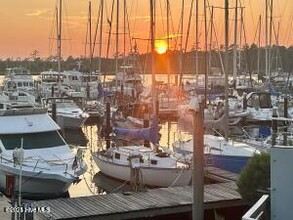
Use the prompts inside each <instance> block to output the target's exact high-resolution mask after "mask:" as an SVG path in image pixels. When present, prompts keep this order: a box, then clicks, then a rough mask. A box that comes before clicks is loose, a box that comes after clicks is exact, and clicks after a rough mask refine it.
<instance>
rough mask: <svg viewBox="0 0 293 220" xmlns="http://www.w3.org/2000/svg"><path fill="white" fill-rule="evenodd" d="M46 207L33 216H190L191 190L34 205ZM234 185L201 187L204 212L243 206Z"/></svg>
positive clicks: (95, 197)
mask: <svg viewBox="0 0 293 220" xmlns="http://www.w3.org/2000/svg"><path fill="white" fill-rule="evenodd" d="M34 204H35V206H38V207H49V208H50V212H46V213H36V214H35V215H34V219H35V220H44V219H51V220H52V219H56V220H57V219H59V220H61V219H83V220H84V219H103V220H107V219H130V218H142V217H147V216H160V215H170V214H178V213H185V212H191V210H192V188H191V186H186V187H171V188H159V189H151V190H147V191H146V192H129V193H128V192H127V193H126V192H125V193H111V194H106V195H95V196H87V197H78V198H60V199H54V200H43V201H38V202H35V203H34ZM244 204H245V202H244V201H243V200H242V198H241V196H240V194H239V193H238V192H237V186H236V184H235V182H234V181H230V182H226V183H218V184H210V185H205V186H204V208H205V209H212V208H225V207H235V206H241V205H244Z"/></svg>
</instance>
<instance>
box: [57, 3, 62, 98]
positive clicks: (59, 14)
mask: <svg viewBox="0 0 293 220" xmlns="http://www.w3.org/2000/svg"><path fill="white" fill-rule="evenodd" d="M56 21H57V56H58V78H57V80H58V93H59V94H60V92H61V84H60V83H61V80H60V75H61V34H62V0H59V11H57V19H56Z"/></svg>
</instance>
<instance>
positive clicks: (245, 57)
mask: <svg viewBox="0 0 293 220" xmlns="http://www.w3.org/2000/svg"><path fill="white" fill-rule="evenodd" d="M268 51H269V54H270V62H269V64H270V69H271V71H283V72H293V46H290V47H285V46H276V45H274V46H272V47H271V48H270V49H269V50H268ZM132 55H133V54H132ZM135 56H136V59H137V63H138V64H139V66H140V70H141V73H150V72H151V56H150V53H145V54H135ZM228 57H229V74H231V73H232V70H233V65H232V64H233V45H232V46H230V47H229V50H228ZM265 57H266V49H265V48H263V47H261V48H258V47H257V45H256V44H252V45H250V46H249V45H246V46H244V47H243V48H242V49H241V50H239V52H238V53H237V66H238V74H241V73H244V72H245V73H256V72H257V71H258V69H259V70H260V71H259V73H260V74H264V72H265ZM195 59H196V51H195V50H192V51H188V52H181V51H176V50H175V51H168V52H167V53H165V54H161V55H160V54H155V59H154V61H155V64H154V66H155V68H154V69H155V72H156V73H168V72H171V73H180V72H182V73H189V74H190V73H194V72H195V70H196V69H197V68H196V66H195V65H196V62H195ZM99 61H100V59H99V58H98V57H94V58H93V59H92V62H91V70H97V69H98V66H99ZM124 62H126V64H127V62H128V61H127V56H126V59H125V60H124V58H123V57H122V56H119V58H118V63H119V66H121V65H123V64H124ZM223 62H224V50H223V49H220V50H215V49H212V50H211V51H208V52H205V51H202V50H200V51H198V65H199V66H198V70H199V73H200V74H204V73H205V72H206V71H207V69H208V68H207V67H206V66H210V67H211V68H213V69H217V70H218V71H220V72H221V69H222V68H221V67H222V63H223ZM79 64H81V65H79ZM9 67H24V68H27V69H29V70H30V71H31V73H32V74H39V73H40V72H42V71H47V70H50V69H52V70H57V67H58V62H57V57H55V56H50V57H47V58H40V57H39V56H38V51H36V50H34V51H33V52H32V54H31V55H30V56H29V57H28V58H23V59H20V58H18V59H13V58H7V59H0V73H2V74H3V73H4V72H5V69H6V68H9ZM61 68H62V70H72V69H78V68H80V71H82V72H88V71H89V69H90V61H89V58H86V57H72V56H69V57H67V58H66V59H64V58H63V59H62V64H61ZM101 70H102V73H105V74H114V73H115V70H116V62H115V59H114V58H108V59H106V58H102V59H101Z"/></svg>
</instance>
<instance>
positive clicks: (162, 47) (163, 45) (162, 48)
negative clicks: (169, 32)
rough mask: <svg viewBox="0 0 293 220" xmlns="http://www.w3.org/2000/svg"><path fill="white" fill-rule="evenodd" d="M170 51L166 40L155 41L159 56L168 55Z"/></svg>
mask: <svg viewBox="0 0 293 220" xmlns="http://www.w3.org/2000/svg"><path fill="white" fill-rule="evenodd" d="M167 49H168V45H167V42H166V41H165V40H156V41H155V50H156V51H157V53H158V54H163V53H166V51H167Z"/></svg>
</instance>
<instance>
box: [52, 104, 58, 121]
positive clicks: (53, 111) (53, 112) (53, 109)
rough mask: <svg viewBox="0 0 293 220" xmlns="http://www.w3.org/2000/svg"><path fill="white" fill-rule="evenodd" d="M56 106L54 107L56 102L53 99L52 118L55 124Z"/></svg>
mask: <svg viewBox="0 0 293 220" xmlns="http://www.w3.org/2000/svg"><path fill="white" fill-rule="evenodd" d="M56 108H57V106H56V102H55V100H54V99H53V100H52V118H53V120H54V121H55V122H57V110H56Z"/></svg>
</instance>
